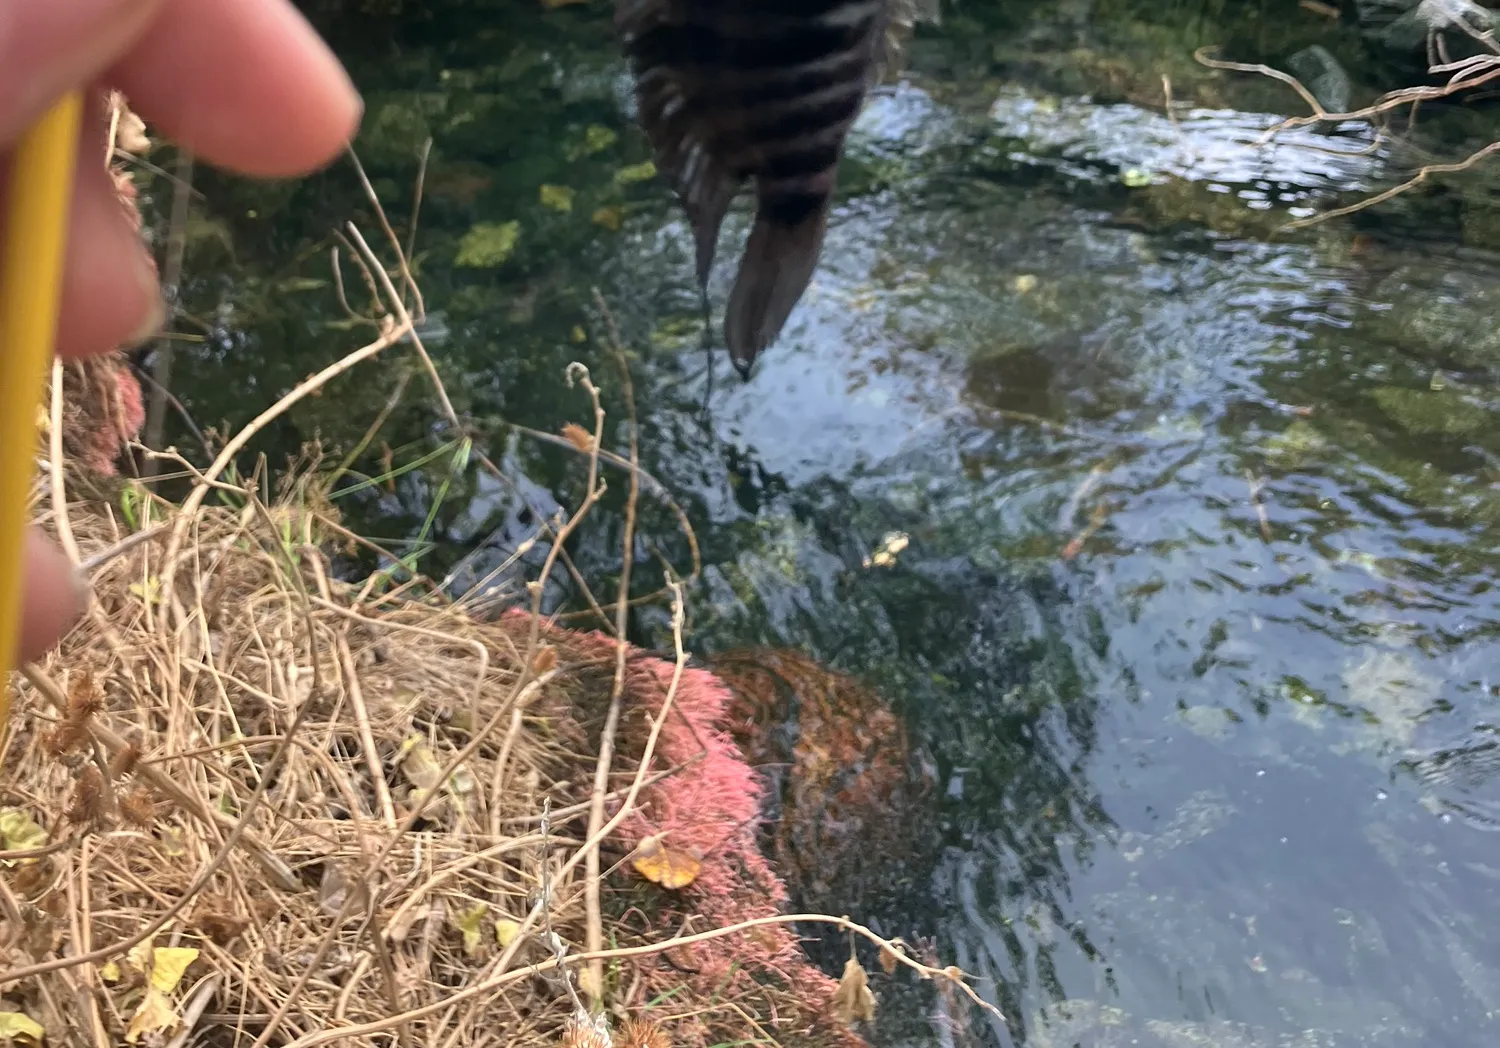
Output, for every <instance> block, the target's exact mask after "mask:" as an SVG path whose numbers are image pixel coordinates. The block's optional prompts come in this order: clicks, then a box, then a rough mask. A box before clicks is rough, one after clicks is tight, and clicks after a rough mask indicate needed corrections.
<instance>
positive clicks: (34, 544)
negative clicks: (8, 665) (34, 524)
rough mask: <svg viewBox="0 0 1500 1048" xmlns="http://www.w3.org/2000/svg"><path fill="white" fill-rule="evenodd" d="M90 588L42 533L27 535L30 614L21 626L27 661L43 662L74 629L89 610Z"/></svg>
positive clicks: (27, 585) (28, 607) (25, 617)
mask: <svg viewBox="0 0 1500 1048" xmlns="http://www.w3.org/2000/svg"><path fill="white" fill-rule="evenodd" d="M88 592H89V591H88V587H87V584H86V583H84V582H83V581H82V579H81V577H80V576H79V575H78V573H77V572H75V571H74V570H73V564H72V562H71V561H69V560H68V558H67V555H66V554H64V553H63V551H62V550H60V549H58V548H57V547H56V546H54V545H53V544H52V543H51V542H50V541H48V539H47V538H46V536H44V535H43V534H42V533H41V532H39V531H37V530H35V529H31V530H28V531H27V533H26V595H25V602H26V603H25V608H26V614H25V616H24V617H23V621H22V623H21V647H20V655H21V659H22V660H23V661H31V660H33V659H39V658H41V657H42V656H43V655H45V654H46V653H47V652H48V651H49V650H50V649H51V648H52V647H53V646H54V645H55V644H56V643H57V642H58V641H59V640H61V639H62V638H63V636H64V635H65V634H66V633H67V632H68V631H69V630H70V629H72V628H73V624H74V623H75V622H77V621H78V618H79V616H80V615H82V614H83V612H84V609H85V608H87V607H88Z"/></svg>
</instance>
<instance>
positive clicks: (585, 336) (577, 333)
mask: <svg viewBox="0 0 1500 1048" xmlns="http://www.w3.org/2000/svg"><path fill="white" fill-rule="evenodd" d="M588 340H589V333H588V332H587V331H585V330H583V325H582V324H574V325H573V341H574V342H587V341H588Z"/></svg>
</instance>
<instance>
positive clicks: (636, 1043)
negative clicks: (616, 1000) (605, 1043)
mask: <svg viewBox="0 0 1500 1048" xmlns="http://www.w3.org/2000/svg"><path fill="white" fill-rule="evenodd" d="M619 1045H620V1048H672V1038H670V1037H668V1036H667V1031H665V1030H663V1029H662V1028H661V1027H660V1026H659V1025H657V1024H656V1023H654V1022H652V1021H651V1020H650V1019H626V1020H625V1025H624V1026H623V1027H621V1029H620V1040H619Z"/></svg>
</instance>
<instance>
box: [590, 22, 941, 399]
mask: <svg viewBox="0 0 1500 1048" xmlns="http://www.w3.org/2000/svg"><path fill="white" fill-rule="evenodd" d="M936 6H937V0H616V3H615V26H616V28H617V30H618V31H619V34H620V38H621V42H622V44H623V47H624V51H625V54H626V57H627V58H628V59H629V60H630V64H631V70H632V73H633V74H634V77H635V85H636V99H637V103H638V107H639V110H640V122H641V126H642V127H643V128H644V129H645V131H646V135H647V137H648V138H650V140H651V144H652V148H653V150H654V152H655V154H656V165H657V168H658V169H659V170H660V171H661V172H662V173H663V174H664V175H665V176H666V177H667V178H668V179H669V180H670V181H671V182H672V185H673V187H674V189H675V190H676V191H677V195H678V198H679V199H680V200H681V202H682V205H683V209H684V210H685V211H686V212H687V217H688V221H689V223H690V224H691V226H692V229H693V236H694V239H695V241H696V248H697V264H698V282H699V286H700V287H701V288H702V289H703V292H704V296H705V298H704V300H705V302H706V301H707V287H708V275H709V270H710V269H711V268H712V266H713V260H714V250H715V247H716V246H717V243H718V238H719V227H720V225H721V224H722V223H723V221H724V215H725V212H727V211H728V209H729V205H730V204H731V203H732V202H733V200H734V198H735V197H736V196H737V195H738V194H739V192H740V190H741V189H742V188H743V187H744V185H745V183H746V182H747V181H753V183H754V186H755V194H756V213H755V226H754V228H753V229H752V230H751V233H750V239H749V242H748V244H747V245H746V247H745V253H744V256H743V257H742V258H741V260H740V268H739V274H738V276H737V277H736V279H735V282H734V291H733V293H732V294H731V295H730V298H729V308H728V310H727V312H726V315H725V318H724V339H725V342H726V343H727V344H728V346H729V354H730V358H731V359H732V360H733V361H734V365H735V367H736V369H737V370H738V371H739V373H740V375H741V376H742V377H745V378H748V377H749V374H750V367H751V365H752V364H754V363H755V358H756V357H757V356H758V355H759V354H760V353H761V351H762V350H764V349H765V348H766V347H767V346H769V345H770V344H771V343H772V342H774V341H775V340H776V338H777V336H778V335H780V333H781V329H782V327H783V325H785V323H786V320H787V317H788V316H789V315H790V314H791V312H792V308H793V307H794V306H795V305H796V304H797V302H798V300H799V299H801V297H802V294H803V292H804V291H806V290H807V285H808V283H809V282H810V281H811V280H812V275H813V270H814V269H815V268H816V267H817V263H818V255H819V253H820V252H821V251H822V247H823V237H824V234H825V232H826V231H827V228H828V212H829V208H830V205H831V204H832V199H833V189H834V182H835V177H836V174H837V171H838V163H839V157H840V155H841V154H842V153H843V148H844V139H845V137H846V136H847V135H848V133H849V128H850V126H851V125H852V124H853V123H854V120H855V117H857V116H858V115H859V111H860V108H861V107H862V105H863V104H864V100H865V97H866V95H867V94H868V92H869V90H870V88H871V87H872V86H873V85H874V84H875V83H876V82H877V81H878V80H879V78H880V76H881V75H882V73H883V71H884V70H885V69H886V68H888V67H889V66H890V65H891V64H892V63H893V62H894V61H895V56H896V53H897V50H898V49H899V46H900V43H901V41H902V40H903V39H904V37H905V36H906V35H907V34H908V33H909V32H910V30H911V27H912V24H913V23H914V22H915V21H917V20H919V19H929V20H935V19H936ZM919 7H920V8H921V9H920V10H919Z"/></svg>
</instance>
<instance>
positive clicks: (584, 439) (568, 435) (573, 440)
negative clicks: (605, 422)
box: [562, 422, 594, 451]
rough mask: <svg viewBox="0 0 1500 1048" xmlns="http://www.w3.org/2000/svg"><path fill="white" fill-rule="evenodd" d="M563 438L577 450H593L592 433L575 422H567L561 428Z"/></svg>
mask: <svg viewBox="0 0 1500 1048" xmlns="http://www.w3.org/2000/svg"><path fill="white" fill-rule="evenodd" d="M562 435H563V438H564V439H565V440H566V441H567V442H568V443H569V444H572V445H573V446H574V447H575V448H577V449H578V450H579V451H593V450H594V435H593V434H592V433H590V432H589V431H588V430H586V429H584V428H583V427H582V426H580V425H579V424H578V423H576V422H569V423H567V424H566V425H565V426H563V428H562Z"/></svg>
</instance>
